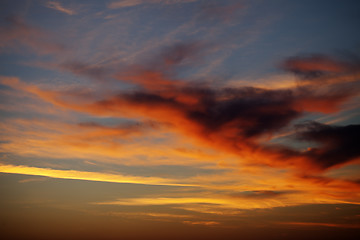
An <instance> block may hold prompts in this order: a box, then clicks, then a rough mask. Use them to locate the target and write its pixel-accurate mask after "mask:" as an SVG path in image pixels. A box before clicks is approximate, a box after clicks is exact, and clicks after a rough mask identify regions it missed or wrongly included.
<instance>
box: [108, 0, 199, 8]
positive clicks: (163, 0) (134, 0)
mask: <svg viewBox="0 0 360 240" xmlns="http://www.w3.org/2000/svg"><path fill="white" fill-rule="evenodd" d="M196 1H197V0H118V1H113V2H111V3H110V4H108V8H111V9H117V8H126V7H134V6H138V5H142V4H178V3H189V2H196Z"/></svg>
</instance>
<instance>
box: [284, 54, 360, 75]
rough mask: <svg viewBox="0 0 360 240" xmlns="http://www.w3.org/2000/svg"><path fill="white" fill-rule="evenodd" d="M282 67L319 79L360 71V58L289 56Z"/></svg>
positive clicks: (317, 55)
mask: <svg viewBox="0 0 360 240" xmlns="http://www.w3.org/2000/svg"><path fill="white" fill-rule="evenodd" d="M282 68H283V69H285V70H286V71H290V72H293V73H294V74H297V75H299V76H301V77H304V78H307V79H319V77H321V76H324V75H327V76H329V75H330V76H331V75H336V74H343V73H349V72H351V73H355V72H359V69H360V59H358V58H356V57H355V58H352V59H346V60H343V59H337V58H334V57H330V56H326V55H322V54H312V55H308V56H296V57H292V58H288V59H287V60H285V61H284V62H283V63H282Z"/></svg>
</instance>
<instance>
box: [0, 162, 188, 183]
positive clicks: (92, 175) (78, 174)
mask: <svg viewBox="0 0 360 240" xmlns="http://www.w3.org/2000/svg"><path fill="white" fill-rule="evenodd" d="M0 172H2V173H13V174H25V175H34V176H44V177H50V178H60V179H74V180H87V181H97V182H110V183H132V184H145V185H164V186H194V185H190V184H180V183H175V182H174V180H172V179H164V178H157V177H137V176H125V175H121V174H109V173H97V172H85V171H76V170H56V169H50V168H37V167H28V166H15V165H6V164H0Z"/></svg>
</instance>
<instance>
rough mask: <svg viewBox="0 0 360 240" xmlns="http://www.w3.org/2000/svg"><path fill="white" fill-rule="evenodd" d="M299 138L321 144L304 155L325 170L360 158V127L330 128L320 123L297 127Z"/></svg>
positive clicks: (308, 123) (309, 123)
mask: <svg viewBox="0 0 360 240" xmlns="http://www.w3.org/2000/svg"><path fill="white" fill-rule="evenodd" d="M297 129H298V130H299V131H298V133H297V138H298V139H299V140H301V141H310V142H315V143H317V144H319V146H317V147H313V148H311V149H309V150H308V151H307V152H305V153H304V154H305V155H306V156H307V157H309V158H310V159H311V160H313V161H315V162H316V163H317V164H318V165H320V166H321V167H323V168H329V167H332V166H335V165H338V164H343V163H346V162H349V161H351V160H355V159H356V158H359V157H360V144H359V141H358V138H359V136H360V125H348V126H330V125H325V124H321V123H318V122H307V123H304V124H301V125H297Z"/></svg>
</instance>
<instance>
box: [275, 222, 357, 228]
mask: <svg viewBox="0 0 360 240" xmlns="http://www.w3.org/2000/svg"><path fill="white" fill-rule="evenodd" d="M278 224H285V225H292V226H298V227H330V228H355V229H359V228H360V224H356V223H326V222H278Z"/></svg>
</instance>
